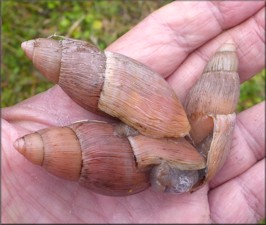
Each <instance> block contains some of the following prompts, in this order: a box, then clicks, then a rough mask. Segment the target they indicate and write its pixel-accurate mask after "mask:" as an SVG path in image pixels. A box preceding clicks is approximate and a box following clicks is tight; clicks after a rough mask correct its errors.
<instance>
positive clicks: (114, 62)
mask: <svg viewBox="0 0 266 225" xmlns="http://www.w3.org/2000/svg"><path fill="white" fill-rule="evenodd" d="M22 47H23V49H24V51H25V52H26V54H27V56H28V57H29V58H30V59H31V60H32V61H33V63H34V65H35V66H36V68H37V69H39V70H40V72H41V73H42V74H44V76H46V77H47V78H48V79H49V80H51V81H53V82H55V83H58V84H59V85H60V87H61V88H62V89H63V90H64V91H65V92H66V93H67V94H68V95H69V96H70V97H71V98H72V99H73V100H74V101H76V102H77V103H78V104H80V105H81V106H82V107H84V108H85V109H88V110H90V111H97V110H101V111H103V112H105V113H107V114H109V115H111V116H114V117H118V118H119V119H120V120H122V121H123V122H124V123H126V124H128V125H129V126H132V127H133V128H135V129H137V130H138V131H139V132H140V133H142V134H144V135H147V136H152V137H156V138H162V137H175V138H178V137H184V136H185V135H187V134H188V132H189V130H190V125H189V122H188V119H187V116H186V113H185V111H184V108H183V106H182V104H181V103H180V101H179V99H178V97H177V96H176V94H175V93H174V91H173V90H172V89H171V88H170V86H169V85H168V83H167V82H166V81H165V80H164V79H163V78H162V77H161V76H160V75H159V74H157V73H155V72H154V71H152V70H151V69H149V68H148V67H147V66H145V65H143V64H141V63H140V62H137V61H136V60H133V59H130V58H128V57H126V56H124V55H121V54H118V53H114V52H108V51H104V52H101V51H100V50H99V49H97V48H96V47H95V46H93V45H91V44H89V43H87V42H85V41H79V40H74V39H63V40H60V41H57V40H54V39H47V38H39V39H36V40H30V41H27V42H24V44H23V45H22Z"/></svg>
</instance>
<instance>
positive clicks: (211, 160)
mask: <svg viewBox="0 0 266 225" xmlns="http://www.w3.org/2000/svg"><path fill="white" fill-rule="evenodd" d="M22 48H23V50H24V51H25V53H26V55H27V56H28V57H29V58H30V59H31V60H32V61H33V63H34V65H35V66H36V67H37V69H39V70H40V72H42V74H43V75H44V76H46V77H47V78H48V79H49V80H50V81H52V82H54V83H57V84H59V86H60V87H61V88H62V89H63V90H64V91H65V92H66V93H67V94H68V95H69V96H70V97H71V98H72V99H73V100H74V101H76V102H77V103H78V104H80V105H81V106H82V107H84V108H85V109H87V110H90V111H93V112H96V113H104V114H108V115H110V116H112V117H116V118H118V119H119V120H120V121H116V122H112V123H111V122H109V123H108V122H103V121H89V120H88V121H81V122H74V123H72V124H69V125H67V126H64V127H48V128H45V129H42V130H39V131H36V132H34V133H31V134H27V135H25V136H23V137H21V138H19V139H17V140H16V141H15V143H14V147H15V148H16V149H17V150H18V151H19V152H20V153H21V154H22V155H24V156H25V157H26V158H27V159H28V160H29V161H31V162H32V163H34V164H37V165H40V166H43V167H44V168H45V169H46V170H47V171H48V172H50V173H52V174H54V175H56V176H59V177H61V178H64V179H68V180H75V181H79V183H80V184H81V185H83V186H85V187H87V188H89V189H90V190H92V191H95V192H97V193H100V194H103V195H111V196H125V195H132V194H135V193H138V192H140V191H143V190H145V189H147V188H148V187H150V186H152V187H153V188H154V189H155V190H158V191H162V192H174V193H183V192H193V191H195V190H197V189H199V188H201V187H202V186H203V185H205V184H206V183H207V182H209V181H210V180H211V179H212V178H213V177H214V176H215V174H216V173H217V172H218V171H219V170H220V169H221V167H222V166H223V164H224V162H225V159H226V157H227V155H228V152H229V150H230V145H231V141H232V133H233V130H234V125H235V118H236V115H235V112H234V111H235V108H236V104H237V102H238V98H239V86H240V84H239V76H238V74H237V67H238V61H237V55H236V48H235V45H234V44H233V43H225V44H223V45H222V46H221V47H220V48H219V49H218V50H217V52H216V53H215V54H214V56H213V57H212V58H211V59H210V61H209V62H208V63H207V65H206V66H205V69H204V71H203V74H202V76H201V77H200V78H199V80H198V81H197V82H196V84H195V85H194V86H193V87H192V88H191V90H190V91H189V93H188V95H187V97H186V100H185V103H184V106H183V105H182V104H181V102H180V100H179V98H178V96H177V95H176V94H175V92H174V91H173V90H172V89H171V87H170V86H169V85H168V83H167V82H166V81H165V80H164V79H163V78H162V77H161V76H160V75H159V74H157V73H156V72H154V71H152V70H151V69H150V68H148V67H147V66H145V65H143V64H141V63H140V62H137V61H135V60H133V59H130V58H129V57H126V56H123V55H121V54H118V53H113V52H108V51H104V52H102V51H100V50H99V49H97V48H96V47H95V46H93V45H92V44H90V43H87V42H85V41H80V40H75V39H69V38H62V39H60V40H56V39H54V38H39V39H36V40H30V41H27V42H24V43H23V44H22ZM221 103H222V104H221Z"/></svg>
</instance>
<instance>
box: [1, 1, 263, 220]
mask: <svg viewBox="0 0 266 225" xmlns="http://www.w3.org/2000/svg"><path fill="white" fill-rule="evenodd" d="M236 10H237V13H236ZM264 13H265V8H264V4H263V2H222V3H219V2H213V3H211V2H196V3H195V2H184V3H183V2H174V3H171V4H169V5H168V6H166V7H164V8H162V9H160V10H159V11H156V12H154V13H153V14H151V15H150V16H149V17H148V18H146V19H145V20H144V21H143V22H142V23H140V24H139V25H137V26H136V27H135V28H133V29H132V30H131V31H130V32H128V33H127V34H126V35H124V36H123V37H121V38H120V39H119V40H117V41H116V42H115V43H114V44H112V45H111V46H109V47H108V50H110V51H114V52H119V53H122V54H124V55H128V56H130V57H131V58H135V59H137V60H138V61H141V62H143V63H144V64H146V65H148V66H149V67H151V68H153V69H154V70H155V71H157V72H158V73H160V74H161V75H162V76H164V77H165V78H166V79H167V81H168V82H169V84H170V85H171V86H172V88H173V89H174V90H175V92H176V93H177V95H178V96H179V97H180V99H181V101H184V98H185V96H186V94H187V92H188V90H189V89H190V88H191V87H192V86H193V84H194V83H195V82H196V80H197V79H198V77H199V76H200V74H201V71H202V70H203V67H204V65H205V64H206V63H205V60H206V59H208V58H209V57H210V56H211V55H212V54H213V52H214V51H215V50H216V49H217V48H218V47H219V46H220V45H221V44H222V43H224V42H225V41H226V40H228V39H233V40H234V42H235V43H236V44H237V48H238V50H237V53H238V56H239V67H240V68H239V75H240V80H241V81H242V82H244V81H245V80H247V79H249V78H251V77H252V75H253V74H255V73H256V72H258V71H260V70H261V69H262V68H263V66H264V64H263V63H264V61H265V52H264V51H263V50H264V36H263V34H264V27H265V25H264V17H263V16H264ZM254 62H255V63H256V64H255V65H254ZM251 63H252V64H251ZM192 65H193V66H192ZM263 105H264V103H261V104H258V105H256V106H253V107H252V108H250V109H248V110H246V111H243V112H241V113H239V114H238V116H237V122H236V127H235V132H234V140H233V143H232V149H231V152H230V154H229V156H228V159H227V161H226V163H225V165H224V167H223V168H222V170H221V171H220V173H218V174H217V176H216V177H215V179H214V180H213V181H212V182H211V183H210V184H209V185H206V186H205V187H204V188H202V189H200V190H198V191H196V192H194V193H192V194H190V193H185V194H182V195H170V194H169V195H168V194H163V193H155V192H153V191H152V190H150V189H148V190H146V191H144V192H142V193H139V194H136V195H132V196H128V197H109V196H102V195H98V194H95V193H93V192H90V191H89V190H87V189H85V188H83V187H81V186H79V185H78V184H77V183H74V182H70V181H65V180H62V179H59V178H56V177H54V176H52V175H50V174H48V173H46V172H44V170H43V169H42V168H39V167H36V166H34V165H32V164H31V163H29V162H28V161H27V160H25V159H24V158H23V157H22V156H21V155H20V154H18V153H17V152H16V151H15V150H14V148H13V142H14V140H15V139H16V138H18V137H21V136H23V135H24V134H26V133H29V132H33V131H35V130H37V129H41V128H44V127H47V126H52V125H56V126H63V125H67V124H69V123H71V122H73V121H77V120H82V119H99V120H105V118H103V117H101V116H97V115H94V114H92V113H90V112H87V111H86V110H84V109H82V108H81V107H80V106H78V105H76V104H75V103H74V102H73V101H72V100H71V99H70V98H69V97H68V96H66V94H65V93H64V92H63V91H62V90H61V89H60V88H59V87H58V86H55V87H53V88H51V89H49V90H48V91H46V92H44V93H42V94H39V95H36V96H34V97H32V98H30V99H28V100H26V101H23V102H21V103H19V104H17V105H15V106H12V107H8V108H5V109H3V111H2V117H3V119H2V128H3V132H2V150H3V154H2V182H3V183H2V184H3V186H2V187H3V203H2V207H3V208H2V212H3V222H21V223H22V222H28V223H38V222H42V223H58V222H62V223H82V222H84V223H100V222H102V223H115V222H124V223H130V222H131V223H138V222H140V223H145V222H149V223H152V222H154V223H164V222H168V223H171V222H172V223H189V222H194V223H208V222H216V223H226V222H230V223H236V222H242V223H244V222H256V221H258V220H259V219H260V218H263V217H265V214H264V208H265V205H264V201H265V193H264V189H265V182H264V177H265V176H264V169H263V168H264V166H265V155H264V147H265V146H264V138H265V137H264V129H265V121H264V117H263V115H264V107H263ZM69 109H71V111H70V110H69ZM240 151H241V152H240ZM251 179H252V182H250V180H251ZM255 188H256V189H255ZM254 190H256V191H254ZM232 200H233V201H232ZM240 207H241V210H240Z"/></svg>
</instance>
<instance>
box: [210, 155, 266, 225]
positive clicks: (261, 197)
mask: <svg viewBox="0 0 266 225" xmlns="http://www.w3.org/2000/svg"><path fill="white" fill-rule="evenodd" d="M209 204H210V209H211V218H212V221H213V222H214V223H231V224H232V223H233V224H234V223H249V224H250V223H257V222H258V221H259V220H261V219H262V218H265V159H263V160H261V161H259V162H258V163H256V164H255V165H254V166H253V167H251V168H250V169H249V170H248V171H246V172H245V173H243V174H242V175H240V176H239V177H236V178H234V179H233V180H230V181H228V182H227V183H225V184H223V185H221V186H219V187H217V188H215V189H213V190H212V191H210V192H209Z"/></svg>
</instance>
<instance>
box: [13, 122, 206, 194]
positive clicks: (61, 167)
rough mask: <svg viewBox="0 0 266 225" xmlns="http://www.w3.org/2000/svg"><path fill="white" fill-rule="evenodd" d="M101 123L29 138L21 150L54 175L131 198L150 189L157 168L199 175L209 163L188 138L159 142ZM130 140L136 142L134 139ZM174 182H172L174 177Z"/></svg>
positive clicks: (18, 146) (20, 144)
mask: <svg viewBox="0 0 266 225" xmlns="http://www.w3.org/2000/svg"><path fill="white" fill-rule="evenodd" d="M131 134H132V132H130V133H125V134H124V135H121V130H120V126H119V125H116V124H109V123H106V122H100V121H98V122H97V121H87V122H77V123H74V124H71V125H69V126H65V127H52V128H46V129H43V130H39V131H37V132H35V133H32V134H28V135H26V136H24V137H22V138H20V139H18V140H17V142H15V148H16V149H17V150H18V151H19V152H20V153H22V154H23V155H24V156H25V157H26V158H27V159H28V160H30V161H31V162H33V163H35V164H37V165H40V166H42V167H44V168H45V169H46V170H47V171H48V172H50V173H52V174H54V175H56V176H58V177H61V178H64V179H68V180H77V181H79V182H80V184H81V185H83V186H85V187H87V188H89V189H90V190H93V191H95V192H97V193H100V194H104V195H112V196H120V195H131V194H135V193H137V192H140V191H143V190H145V189H146V188H148V187H149V186H150V173H151V170H152V168H153V167H154V166H156V165H159V164H160V163H161V162H162V161H167V162H169V163H171V164H173V165H175V166H176V167H177V168H179V169H181V170H194V171H197V170H199V169H202V168H204V167H205V166H206V162H205V159H204V158H203V157H202V156H201V155H200V154H199V153H198V152H197V150H196V149H195V148H194V147H193V146H192V145H190V144H189V143H188V142H186V141H185V139H181V140H167V139H153V138H150V137H146V136H143V135H140V134H136V132H133V135H136V136H128V137H127V135H131ZM129 139H130V140H129ZM168 179H169V180H171V179H172V178H171V177H169V178H168Z"/></svg>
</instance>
